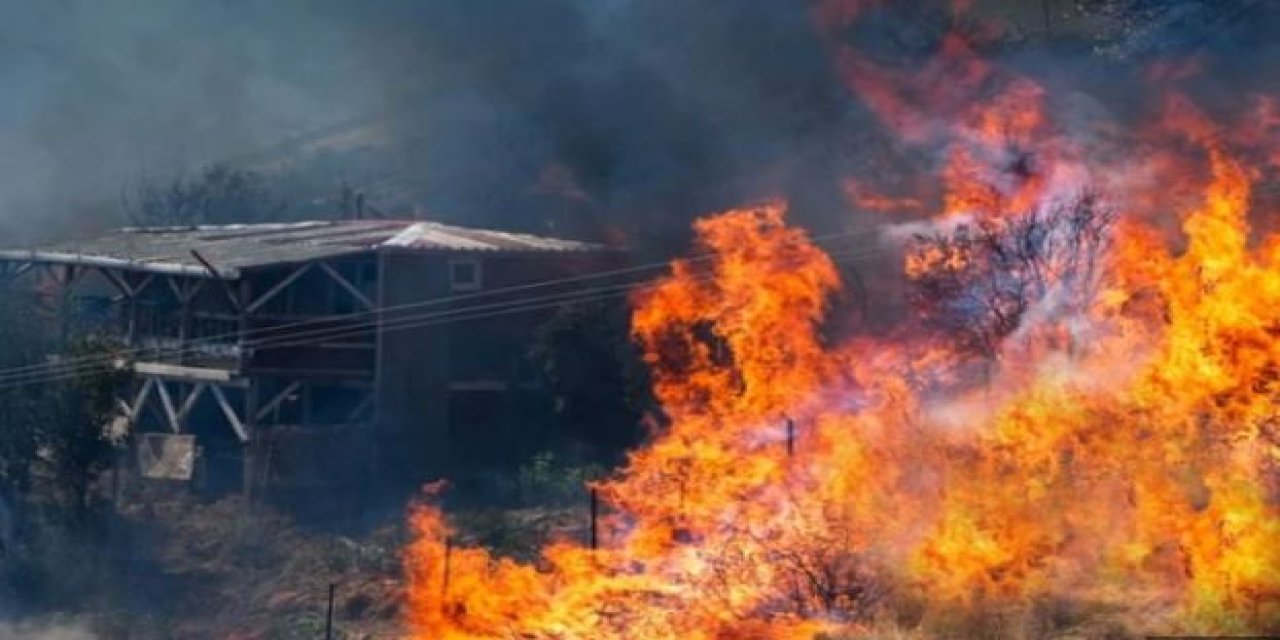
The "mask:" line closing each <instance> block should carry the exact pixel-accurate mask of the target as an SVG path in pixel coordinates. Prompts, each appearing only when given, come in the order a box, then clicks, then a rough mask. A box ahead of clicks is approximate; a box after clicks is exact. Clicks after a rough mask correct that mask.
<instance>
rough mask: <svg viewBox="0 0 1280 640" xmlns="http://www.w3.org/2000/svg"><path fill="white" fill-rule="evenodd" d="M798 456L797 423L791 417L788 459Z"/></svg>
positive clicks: (788, 424)
mask: <svg viewBox="0 0 1280 640" xmlns="http://www.w3.org/2000/svg"><path fill="white" fill-rule="evenodd" d="M795 454H796V421H795V420H792V419H791V418H790V417H788V418H787V457H788V458H790V457H792V456H794V455H795Z"/></svg>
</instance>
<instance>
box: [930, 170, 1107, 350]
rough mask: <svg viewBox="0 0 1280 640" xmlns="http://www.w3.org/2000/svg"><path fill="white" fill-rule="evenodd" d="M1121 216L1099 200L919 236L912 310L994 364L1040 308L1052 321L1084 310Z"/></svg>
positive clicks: (1087, 196) (1089, 196) (1088, 197)
mask: <svg viewBox="0 0 1280 640" xmlns="http://www.w3.org/2000/svg"><path fill="white" fill-rule="evenodd" d="M1114 220H1115V213H1114V211H1113V210H1112V209H1110V208H1109V207H1108V206H1107V205H1106V204H1105V203H1104V202H1102V201H1101V199H1100V198H1099V197H1098V196H1097V195H1096V194H1093V193H1084V194H1081V195H1079V196H1077V197H1074V198H1071V199H1069V200H1066V201H1062V202H1059V203H1057V204H1055V205H1051V206H1046V207H1041V208H1038V209H1034V210H1032V211H1028V212H1026V213H1024V214H1021V215H1017V216H1011V217H984V218H981V219H979V220H977V221H976V222H973V223H969V224H963V225H959V226H957V227H955V229H954V230H952V231H950V232H938V233H933V234H919V235H916V236H914V237H913V238H912V239H911V242H910V244H909V246H908V252H909V255H910V256H911V257H912V259H913V260H914V262H915V264H917V265H919V268H918V269H917V270H915V271H914V272H913V273H912V274H911V281H912V285H913V288H912V292H911V302H912V304H913V306H914V307H915V308H916V309H917V311H918V312H919V313H920V316H921V318H922V320H923V321H924V323H925V324H926V326H928V327H929V328H931V329H934V330H937V331H939V332H940V333H942V334H943V335H946V336H947V337H948V338H949V339H950V340H951V341H953V343H954V344H955V346H956V347H957V348H958V349H959V350H960V351H961V352H962V353H968V354H971V355H974V356H979V357H982V358H985V359H988V360H992V359H995V358H996V357H997V356H998V354H999V349H1000V344H1001V341H1003V340H1004V339H1005V338H1006V337H1008V336H1009V335H1010V334H1012V333H1013V332H1015V331H1016V330H1018V328H1019V327H1021V326H1022V325H1023V322H1024V321H1025V319H1026V317H1027V314H1028V312H1029V311H1030V310H1031V309H1032V308H1033V307H1034V308H1037V310H1038V311H1040V312H1043V313H1044V314H1046V316H1047V317H1051V318H1056V317H1067V316H1069V315H1071V314H1074V313H1077V312H1079V311H1081V310H1083V308H1084V306H1085V305H1087V304H1088V302H1089V301H1090V300H1091V299H1092V298H1093V295H1094V293H1095V292H1096V289H1097V285H1098V279H1099V276H1100V273H1099V270H1100V266H1101V258H1102V256H1103V254H1104V252H1105V249H1106V247H1107V244H1108V238H1109V233H1108V232H1109V229H1110V228H1111V225H1112V223H1113V222H1114Z"/></svg>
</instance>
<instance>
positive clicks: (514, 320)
mask: <svg viewBox="0 0 1280 640" xmlns="http://www.w3.org/2000/svg"><path fill="white" fill-rule="evenodd" d="M382 259H383V268H382V273H383V275H384V277H383V282H382V304H383V305H384V306H385V307H388V308H392V309H400V310H398V311H393V312H389V313H388V314H387V315H386V317H385V321H386V322H387V323H388V325H389V330H387V331H384V332H383V333H382V334H381V337H380V341H381V351H380V354H381V355H380V366H379V368H378V375H377V380H378V398H379V410H380V420H379V441H380V443H381V445H380V450H381V455H380V457H381V463H382V465H383V466H384V469H385V472H386V473H389V474H390V475H392V476H399V477H408V478H411V479H413V480H426V479H430V478H432V477H436V476H438V475H441V474H445V473H447V472H448V470H450V469H454V468H459V467H466V466H475V465H476V464H484V463H488V462H499V461H503V460H504V459H505V458H509V457H512V456H516V455H519V452H518V451H517V450H516V449H514V448H513V445H514V440H516V436H518V435H519V432H520V431H521V430H522V429H524V428H525V427H526V426H528V425H527V424H525V423H526V422H530V421H533V420H536V419H537V417H536V416H534V415H531V413H533V412H535V409H534V408H533V407H534V405H536V404H537V402H539V401H544V400H545V399H546V398H545V394H543V393H540V391H541V389H540V387H539V385H540V382H539V373H538V371H537V370H536V367H535V366H534V362H533V360H532V358H531V357H530V350H531V349H532V347H533V345H534V343H535V341H536V332H537V330H538V328H539V327H540V326H541V325H542V324H543V323H544V322H546V321H547V320H549V319H550V318H552V317H553V316H554V315H555V314H556V298H557V297H559V298H564V297H568V296H574V295H576V293H575V292H581V291H582V290H583V289H584V288H585V287H586V286H588V285H600V284H602V282H601V281H598V280H592V281H586V280H580V281H575V282H568V283H561V284H558V285H554V286H537V287H530V286H529V285H532V284H542V283H546V282H549V281H555V280H559V279H563V278H566V277H572V276H575V275H581V274H587V273H596V272H600V271H604V270H608V269H611V268H616V267H617V266H618V264H620V261H621V254H528V255H523V254H494V255H485V254H482V253H479V252H470V253H466V252H459V253H452V254H412V253H398V252H387V253H385V254H384V255H383V258H382ZM462 262H466V263H472V264H475V265H478V267H479V275H480V288H479V289H478V290H475V289H472V288H470V287H465V286H463V287H458V286H456V283H454V282H451V271H452V269H453V268H454V267H453V265H454V264H456V263H462ZM403 305H415V306H413V307H411V308H408V309H404V308H403ZM396 327H402V328H399V329H397V328H396ZM404 327H407V328H404ZM510 430H515V431H514V432H511V431H510Z"/></svg>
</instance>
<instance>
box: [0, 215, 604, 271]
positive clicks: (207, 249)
mask: <svg viewBox="0 0 1280 640" xmlns="http://www.w3.org/2000/svg"><path fill="white" fill-rule="evenodd" d="M383 247H395V248H399V249H404V250H421V251H448V252H510V253H530V252H533V253H538V252H568V251H573V252H581V251H607V250H609V248H608V247H605V246H604V245H598V244H591V243H586V242H576V241H572V240H561V239H557V238H546V237H542V236H535V235H529V234H523V233H509V232H504V231H493V230H489V229H471V228H467V227H457V226H452V225H445V224H440V223H437V222H420V221H411V220H409V221H392V220H336V221H328V222H295V223H281V224H235V225H207V226H193V227H143V228H125V229H120V230H117V231H114V232H112V233H108V234H106V235H102V236H98V237H96V238H88V239H84V240H73V241H66V242H59V243H55V244H50V245H45V246H41V247H35V248H33V249H23V250H0V258H8V259H35V260H43V261H49V262H79V263H85V264H100V265H104V266H105V265H110V264H116V266H121V267H129V268H135V269H141V270H151V271H167V272H188V273H193V274H194V273H199V272H203V271H205V269H204V266H203V265H201V264H200V262H199V261H198V260H196V258H195V256H193V255H192V253H191V252H192V250H195V251H197V252H199V253H200V255H201V257H203V258H204V259H205V260H207V261H209V262H210V263H212V264H213V265H214V266H216V267H217V268H218V269H219V270H220V271H225V273H223V275H225V276H232V275H233V274H234V273H235V272H238V271H239V270H240V269H245V268H252V267H261V266H266V265H271V264H279V263H289V262H302V261H307V260H315V259H319V258H325V257H331V256H339V255H344V254H349V253H358V252H361V251H371V250H375V249H380V248H383ZM117 263H118V264H117Z"/></svg>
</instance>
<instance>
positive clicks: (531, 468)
mask: <svg viewBox="0 0 1280 640" xmlns="http://www.w3.org/2000/svg"><path fill="white" fill-rule="evenodd" d="M605 473H606V471H605V468H604V467H602V466H600V465H598V464H586V465H580V466H577V465H566V464H562V463H561V462H560V461H558V460H557V459H556V456H555V454H554V453H552V452H550V451H544V452H542V453H539V454H537V455H535V456H533V458H532V459H530V460H529V462H528V463H527V464H525V465H522V466H521V467H520V473H519V476H518V480H517V483H518V485H519V488H520V500H521V502H522V503H524V504H527V505H542V506H546V505H560V504H570V503H574V502H581V501H582V500H583V496H585V495H586V491H587V488H586V487H587V483H589V482H591V481H593V480H598V479H600V478H603V477H604V476H605Z"/></svg>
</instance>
